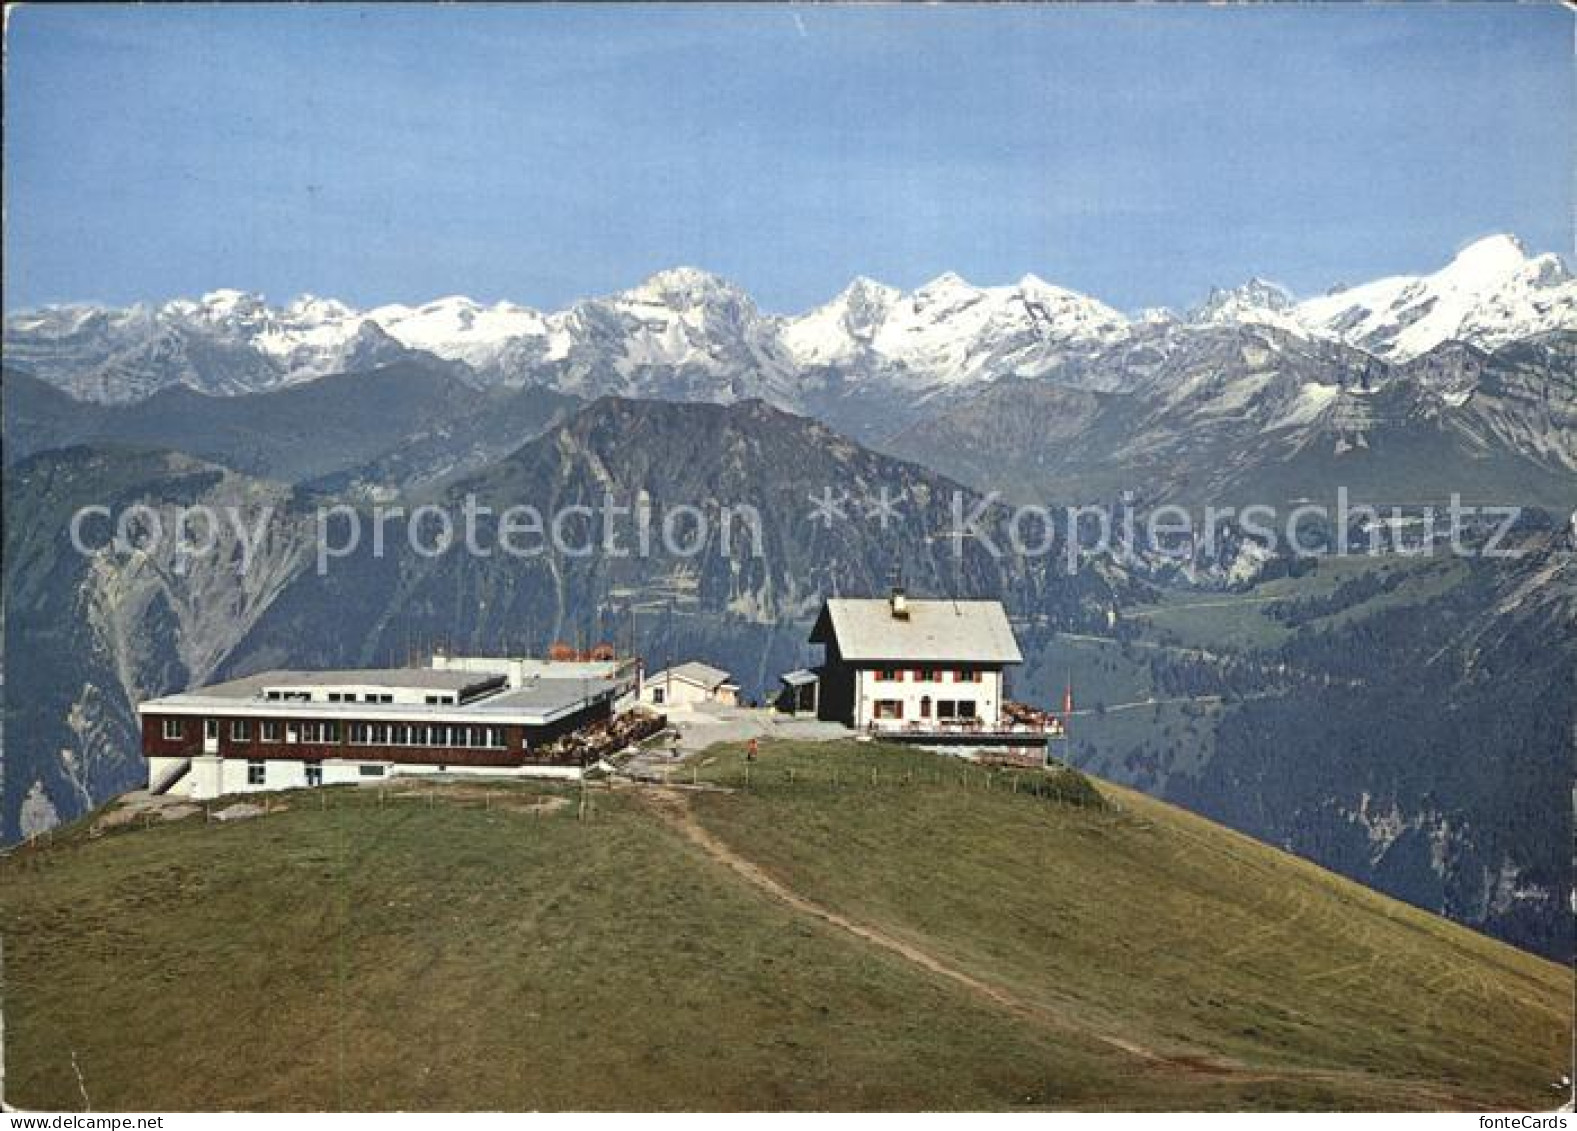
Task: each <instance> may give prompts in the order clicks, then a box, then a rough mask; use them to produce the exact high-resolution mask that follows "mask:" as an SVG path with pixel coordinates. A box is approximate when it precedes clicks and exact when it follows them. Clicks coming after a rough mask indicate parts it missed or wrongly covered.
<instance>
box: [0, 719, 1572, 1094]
mask: <svg viewBox="0 0 1577 1131" xmlns="http://www.w3.org/2000/svg"><path fill="white" fill-rule="evenodd" d="M693 773H694V775H695V777H696V778H697V779H698V780H700V781H702V782H708V781H709V782H712V783H714V784H716V785H719V786H723V787H727V790H726V791H725V790H723V789H719V790H715V791H696V790H677V789H675V790H668V791H655V790H638V789H634V788H630V787H620V788H617V789H615V790H612V791H607V790H604V789H602V788H600V787H599V788H597V789H594V790H593V791H591V792H590V801H591V805H590V810H589V812H588V813H587V815H586V819H584V820H578V819H577V812H578V810H579V809H580V804H579V800H578V798H577V797H576V795H575V794H574V793H573V792H571V793H564V794H555V793H554V792H552V789H551V788H550V787H534V786H503V785H492V786H488V787H487V788H486V789H479V788H478V787H475V786H471V787H450V788H444V787H440V788H438V789H437V790H435V791H434V792H433V793H432V795H431V796H429V795H428V793H427V791H426V788H425V787H422V788H421V789H420V790H418V791H416V792H407V793H405V794H403V795H395V794H392V793H391V794H390V795H388V796H387V797H386V798H385V799H384V800H383V801H382V802H381V803H380V798H379V795H378V793H377V792H376V791H374V790H366V789H361V790H356V789H351V790H320V791H317V792H316V793H312V794H301V793H298V794H291V795H285V796H283V797H280V798H277V799H276V801H277V803H279V804H281V805H283V806H284V808H283V809H282V811H276V812H273V813H271V814H270V815H268V816H266V817H263V818H256V819H252V820H247V821H241V822H236V823H227V824H220V823H206V822H205V821H204V819H203V817H202V816H201V815H193V816H189V817H186V818H185V819H183V820H178V821H173V822H168V823H160V824H155V825H153V826H151V827H146V826H144V825H142V824H139V823H135V822H133V823H127V824H122V825H117V826H114V827H110V828H104V827H102V826H101V827H100V829H99V830H98V832H99V835H94V823H95V821H99V820H102V814H100V815H97V816H95V817H90V818H89V819H87V820H85V821H84V822H81V823H79V824H78V825H77V826H75V827H73V828H72V829H70V830H66V831H65V832H63V833H57V835H56V837H55V839H54V841H53V843H51V844H49V845H47V846H42V847H38V848H33V849H24V850H21V851H18V852H17V853H15V854H14V855H12V856H11V857H10V858H8V859H6V860H4V861H3V862H0V916H3V917H0V927H3V930H4V932H5V943H6V948H5V959H6V964H5V976H6V982H5V987H4V995H5V996H4V1007H5V1020H6V1038H7V1049H6V1052H7V1068H8V1073H7V1083H8V1086H9V1094H8V1096H7V1099H8V1100H9V1101H10V1102H11V1103H12V1104H15V1105H17V1106H21V1107H33V1108H65V1109H73V1108H80V1107H82V1106H83V1093H84V1092H85V1093H86V1095H87V1097H88V1099H89V1101H90V1102H91V1104H92V1106H93V1107H94V1108H95V1109H97V1110H117V1109H120V1110H128V1109H149V1108H173V1109H203V1108H420V1109H446V1108H461V1109H475V1108H483V1109H486V1108H550V1109H552V1108H611V1107H620V1108H687V1107H693V1108H703V1109H714V1108H723V1109H730V1108H906V1109H907V1108H927V1109H929V1108H1037V1107H1077V1108H1112V1107H1115V1108H1156V1107H1161V1108H1166V1107H1172V1108H1179V1107H1186V1108H1233V1107H1254V1108H1289V1107H1290V1108H1321V1109H1324V1108H1348V1107H1381V1108H1441V1107H1444V1108H1471V1107H1497V1108H1523V1107H1552V1106H1554V1105H1555V1104H1557V1103H1558V1102H1560V1099H1561V1097H1560V1095H1559V1093H1557V1092H1556V1091H1554V1090H1552V1088H1551V1083H1552V1082H1553V1081H1554V1080H1556V1079H1557V1078H1558V1077H1559V1076H1560V1075H1561V1073H1562V1072H1563V1071H1566V1068H1565V1066H1566V1064H1567V1062H1568V1058H1569V1048H1570V1040H1571V1030H1572V1007H1571V1000H1570V974H1569V972H1568V971H1567V970H1565V969H1563V968H1562V967H1560V966H1557V965H1555V964H1552V963H1549V962H1546V961H1543V960H1541V959H1538V958H1536V957H1533V956H1531V955H1528V954H1526V953H1523V952H1521V951H1518V950H1515V949H1513V948H1511V947H1508V946H1505V945H1503V944H1500V943H1497V942H1494V941H1492V940H1489V939H1487V938H1484V937H1482V936H1479V935H1476V934H1474V933H1472V932H1470V931H1468V930H1466V929H1463V928H1461V927H1457V926H1454V925H1452V924H1450V923H1448V922H1446V921H1444V920H1442V919H1438V918H1436V917H1434V916H1431V915H1427V914H1424V913H1422V912H1418V911H1416V910H1413V909H1411V908H1408V907H1406V906H1404V905H1401V904H1399V903H1396V902H1394V901H1392V900H1389V899H1386V898H1384V897H1382V896H1379V895H1376V894H1374V893H1372V892H1370V891H1368V890H1366V889H1364V888H1361V887H1359V886H1357V885H1355V884H1352V883H1349V882H1347V881H1345V880H1341V879H1339V878H1337V877H1335V876H1333V875H1331V874H1330V873H1327V872H1324V871H1322V870H1320V869H1318V868H1316V867H1314V866H1312V865H1310V864H1307V863H1304V862H1302V861H1299V860H1297V859H1294V858H1292V857H1290V856H1287V855H1285V854H1283V853H1281V852H1278V851H1276V850H1274V849H1271V848H1267V847H1265V846H1264V845H1261V844H1258V843H1256V842H1254V841H1252V840H1249V839H1247V838H1245V837H1242V836H1239V835H1237V834H1234V833H1231V832H1228V831H1227V830H1225V829H1222V828H1221V827H1219V826H1216V825H1214V824H1211V823H1210V822H1208V821H1205V820H1202V819H1200V818H1197V817H1194V816H1191V815H1189V814H1186V813H1184V812H1182V811H1180V810H1177V809H1174V808H1171V807H1169V806H1167V805H1165V804H1162V803H1160V802H1156V801H1153V800H1149V799H1146V798H1144V797H1142V796H1140V795H1138V794H1134V793H1130V792H1128V791H1126V790H1120V789H1117V788H1115V787H1111V786H1108V785H1105V784H1101V785H1100V786H1099V790H1100V792H1099V793H1097V792H1096V791H1095V790H1094V789H1093V788H1091V786H1090V784H1089V783H1088V782H1087V781H1086V780H1085V779H1083V778H1080V777H1079V776H1078V775H1076V774H1072V773H1071V772H1066V773H1062V774H1058V775H1055V776H1051V777H1048V776H1046V775H1041V774H1036V773H1029V772H1012V771H998V772H995V773H991V772H988V771H985V770H983V769H980V768H978V767H966V766H964V765H962V764H960V763H958V762H956V761H954V760H951V759H946V758H940V757H936V756H933V755H929V754H924V753H920V752H916V751H908V750H901V749H896V748H891V747H881V746H860V745H856V744H837V745H822V746H811V745H803V746H802V745H796V744H791V743H780V744H766V745H765V746H764V747H763V751H762V758H761V760H760V761H758V762H757V763H756V764H755V765H754V766H752V767H751V768H750V780H749V783H748V785H747V784H746V782H745V780H744V774H745V768H744V766H743V764H742V763H741V762H740V760H739V757H738V753H737V751H722V750H716V751H713V752H712V753H711V754H710V755H708V756H703V757H702V758H701V759H698V762H697V765H696V767H695V769H694V771H693ZM690 776H691V772H689V771H687V772H685V773H683V774H681V775H679V778H680V779H683V780H687V779H689V777H690ZM73 1060H74V1061H75V1067H74V1065H73ZM79 1072H80V1080H79V1075H78V1073H79Z"/></svg>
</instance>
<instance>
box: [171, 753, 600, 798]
mask: <svg viewBox="0 0 1577 1131" xmlns="http://www.w3.org/2000/svg"><path fill="white" fill-rule="evenodd" d="M181 761H183V759H180V758H150V759H148V781H149V782H150V783H152V782H157V781H158V780H159V779H160V778H162V777H163V776H164V775H165V773H166V772H167V771H168V770H170V769H171V768H172V767H173V766H174V765H176V764H177V763H179V762H181ZM256 765H257V766H259V767H260V768H261V779H262V780H261V781H256V780H253V779H254V777H255V775H254V774H253V772H252V766H251V765H249V763H248V762H247V760H246V759H244V758H218V757H211V756H199V757H196V758H193V759H192V766H191V769H190V770H189V771H188V772H187V774H186V776H185V777H183V778H182V779H181V780H180V781H178V782H176V783H175V785H174V786H173V787H171V789H170V796H172V797H189V798H191V799H192V800H194V801H206V800H209V799H211V798H215V797H223V796H226V795H228V794H238V793H273V792H276V791H278V790H285V789H306V788H308V786H309V784H310V783H309V782H308V781H307V763H306V762H305V761H296V760H292V759H288V758H269V759H264V760H262V761H260V762H258V763H257V764H256ZM319 765H321V767H322V770H323V779H322V783H321V784H323V785H376V784H377V783H379V782H384V781H388V780H389V779H390V778H396V777H433V778H467V779H470V780H476V779H484V778H494V779H500V778H548V779H556V780H564V781H575V780H577V779H579V777H580V767H578V766H451V765H443V766H440V765H439V764H436V763H434V764H431V765H427V764H404V763H397V762H378V761H368V762H361V761H355V760H350V759H343V758H325V759H324V760H323V761H322V762H321V763H319Z"/></svg>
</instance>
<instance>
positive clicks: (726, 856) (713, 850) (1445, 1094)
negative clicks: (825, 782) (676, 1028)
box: [640, 788, 1489, 1111]
mask: <svg viewBox="0 0 1577 1131" xmlns="http://www.w3.org/2000/svg"><path fill="white" fill-rule="evenodd" d="M640 793H641V796H642V798H643V799H644V800H645V801H646V802H647V803H648V804H649V806H650V808H651V809H652V810H653V811H654V812H655V813H657V814H658V815H659V816H660V817H661V818H662V819H663V820H664V821H666V822H667V823H668V824H669V825H671V826H672V827H673V828H674V829H676V830H677V831H678V832H680V833H681V834H683V835H684V836H685V837H686V838H687V839H688V840H689V841H690V842H691V843H692V844H694V845H695V846H696V847H697V848H699V849H700V850H701V851H702V852H703V853H705V854H706V855H707V857H708V858H709V859H711V860H713V861H715V862H716V863H718V864H720V865H722V866H723V867H725V868H727V869H729V870H730V871H731V872H733V873H734V874H735V875H737V876H739V877H740V878H741V879H743V880H744V881H745V882H746V883H749V884H750V885H751V886H752V887H755V888H756V889H758V890H760V891H763V892H766V893H767V894H769V895H771V896H773V897H774V898H776V899H778V900H780V901H781V902H783V903H784V904H786V905H788V906H789V907H791V908H793V909H794V910H795V911H798V912H800V913H801V914H805V915H810V916H813V917H815V918H817V919H820V920H821V921H823V922H825V923H828V924H830V925H831V926H834V927H837V928H839V929H840V930H843V931H847V932H848V933H849V934H852V935H854V936H855V937H856V938H859V939H862V940H864V941H865V942H867V943H870V944H872V945H873V946H879V947H881V948H882V949H884V950H887V951H890V952H892V953H894V954H897V955H899V956H900V957H902V958H904V959H906V960H907V961H909V962H912V963H913V964H915V965H916V966H918V967H920V968H921V969H923V970H926V971H928V972H929V973H931V974H934V975H937V976H939V977H942V978H946V979H947V980H949V981H951V982H953V983H955V984H957V985H960V986H963V987H964V988H965V989H967V990H969V991H970V992H971V993H973V994H975V995H976V996H978V997H981V998H984V999H986V1000H988V1001H990V1002H992V1003H993V1004H995V1005H996V1006H998V1007H1000V1008H1002V1009H1006V1010H1008V1011H1009V1012H1011V1013H1013V1014H1016V1015H1017V1016H1019V1017H1023V1018H1025V1019H1027V1020H1029V1021H1032V1022H1035V1023H1037V1024H1041V1025H1048V1026H1051V1027H1053V1028H1056V1029H1059V1030H1061V1031H1064V1032H1068V1033H1074V1034H1077V1035H1078V1036H1080V1037H1084V1038H1086V1039H1089V1040H1093V1041H1096V1042H1098V1043H1100V1044H1102V1045H1105V1046H1107V1047H1108V1048H1112V1049H1116V1050H1118V1051H1120V1052H1123V1053H1126V1054H1127V1055H1129V1056H1132V1057H1134V1058H1136V1059H1137V1060H1139V1061H1141V1062H1143V1063H1144V1064H1145V1065H1147V1066H1149V1067H1151V1068H1154V1069H1156V1070H1158V1071H1174V1072H1182V1073H1187V1074H1189V1075H1194V1076H1214V1077H1221V1078H1223V1079H1232V1080H1236V1081H1239V1082H1242V1083H1255V1082H1268V1081H1276V1080H1300V1081H1323V1082H1328V1083H1333V1084H1339V1083H1342V1082H1352V1081H1355V1080H1360V1079H1362V1080H1365V1081H1366V1082H1368V1083H1370V1084H1376V1083H1383V1084H1385V1085H1388V1086H1391V1087H1394V1088H1396V1089H1397V1091H1398V1092H1399V1093H1403V1094H1408V1093H1410V1094H1412V1095H1413V1096H1415V1097H1417V1098H1418V1100H1419V1101H1420V1103H1421V1105H1422V1106H1426V1107H1432V1108H1436V1109H1442V1110H1457V1111H1462V1110H1480V1109H1482V1110H1489V1109H1487V1108H1484V1107H1483V1105H1482V1104H1479V1103H1476V1102H1472V1101H1467V1100H1465V1099H1464V1098H1463V1097H1462V1096H1460V1095H1457V1094H1456V1093H1454V1092H1452V1091H1450V1090H1448V1089H1445V1088H1440V1087H1437V1086H1435V1085H1432V1084H1430V1083H1429V1082H1427V1081H1422V1080H1407V1079H1398V1078H1394V1077H1390V1078H1387V1077H1379V1076H1375V1075H1373V1074H1369V1073H1362V1072H1344V1071H1319V1070H1299V1069H1283V1070H1278V1069H1266V1068H1258V1067H1253V1066H1250V1065H1245V1064H1242V1063H1239V1062H1236V1061H1231V1060H1224V1059H1220V1058H1217V1057H1213V1056H1208V1055H1175V1054H1174V1055H1167V1054H1163V1053H1160V1052H1157V1051H1156V1050H1155V1049H1153V1048H1150V1047H1148V1046H1146V1045H1144V1044H1141V1043H1139V1042H1137V1041H1133V1040H1130V1039H1128V1038H1126V1037H1123V1036H1119V1035H1117V1034H1114V1033H1110V1032H1106V1031H1104V1030H1101V1029H1097V1028H1095V1027H1093V1026H1091V1025H1089V1024H1088V1023H1087V1022H1085V1021H1083V1020H1081V1019H1079V1018H1075V1017H1073V1016H1070V1015H1069V1014H1067V1013H1066V1012H1064V1011H1061V1010H1056V1009H1053V1008H1050V1007H1048V1006H1045V1005H1042V1004H1038V1003H1034V1002H1029V1001H1026V1000H1025V999H1023V998H1021V997H1019V996H1018V995H1017V994H1014V993H1013V992H1012V991H1010V990H1008V989H1006V988H1004V987H1002V986H999V985H993V984H991V983H989V982H985V981H983V980H981V979H979V978H977V977H975V976H974V975H972V974H970V973H969V972H967V971H965V970H962V969H959V968H958V967H957V966H954V965H953V964H951V963H949V962H947V961H946V960H944V959H942V958H940V957H938V956H937V955H935V954H933V953H931V952H930V951H928V950H925V949H924V948H923V947H919V946H916V945H915V944H913V943H911V942H906V941H905V940H903V939H900V938H897V937H896V936H894V935H892V934H889V933H888V932H886V931H884V930H882V929H881V928H879V927H876V926H873V925H871V924H869V923H861V922H858V921H856V920H854V919H850V918H849V917H848V916H846V915H842V914H840V913H838V912H836V911H833V910H832V909H830V908H828V907H824V906H822V905H821V904H819V903H817V902H816V901H814V900H812V899H808V898H806V897H805V896H803V895H801V894H800V893H799V892H797V891H794V890H793V889H792V888H789V887H787V886H785V885H784V884H782V883H781V882H779V881H778V880H776V879H774V878H773V877H772V876H771V875H769V874H768V873H767V872H765V871H764V870H762V869H761V868H760V867H759V866H758V865H756V864H755V863H753V862H752V861H750V860H749V859H747V858H745V857H743V856H741V855H739V854H738V853H737V852H735V851H734V850H733V849H732V848H730V847H729V846H728V845H726V844H724V843H723V842H722V841H721V840H719V839H718V838H717V837H715V836H713V835H712V834H711V833H710V832H708V831H707V830H706V829H705V828H704V827H703V826H702V825H701V823H700V822H699V821H698V820H696V817H695V814H694V813H693V812H692V811H691V809H690V800H689V797H688V796H687V795H686V794H685V792H683V791H682V790H676V789H665V788H647V789H642V790H641V791H640Z"/></svg>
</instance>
